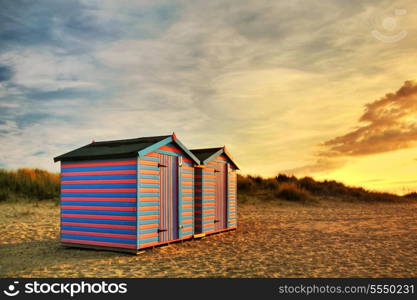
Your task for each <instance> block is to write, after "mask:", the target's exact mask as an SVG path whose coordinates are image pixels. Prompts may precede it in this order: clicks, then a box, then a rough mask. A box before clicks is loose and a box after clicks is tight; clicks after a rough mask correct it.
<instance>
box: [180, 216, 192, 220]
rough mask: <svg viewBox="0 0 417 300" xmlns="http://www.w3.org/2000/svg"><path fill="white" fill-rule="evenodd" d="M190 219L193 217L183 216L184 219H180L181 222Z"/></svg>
mask: <svg viewBox="0 0 417 300" xmlns="http://www.w3.org/2000/svg"><path fill="white" fill-rule="evenodd" d="M192 218H193V216H185V217H182V219H183V220H190V219H192Z"/></svg>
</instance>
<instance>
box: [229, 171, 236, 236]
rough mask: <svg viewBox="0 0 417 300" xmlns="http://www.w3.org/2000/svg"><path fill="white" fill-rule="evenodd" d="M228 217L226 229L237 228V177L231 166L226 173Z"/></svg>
mask: <svg viewBox="0 0 417 300" xmlns="http://www.w3.org/2000/svg"><path fill="white" fill-rule="evenodd" d="M228 182H229V186H228V211H227V213H228V216H227V227H228V228H236V227H237V175H236V169H235V168H234V167H233V165H229V171H228Z"/></svg>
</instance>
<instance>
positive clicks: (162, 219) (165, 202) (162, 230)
mask: <svg viewBox="0 0 417 300" xmlns="http://www.w3.org/2000/svg"><path fill="white" fill-rule="evenodd" d="M158 167H159V174H160V177H159V178H160V179H159V180H160V188H161V190H160V204H159V205H160V207H159V213H160V215H159V229H158V232H159V242H166V241H172V240H176V239H178V158H177V157H176V156H171V155H165V154H160V155H159V164H158Z"/></svg>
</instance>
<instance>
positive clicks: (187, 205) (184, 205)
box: [182, 204, 193, 208]
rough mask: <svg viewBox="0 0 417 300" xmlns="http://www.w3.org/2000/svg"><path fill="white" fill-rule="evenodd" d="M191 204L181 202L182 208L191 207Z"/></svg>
mask: <svg viewBox="0 0 417 300" xmlns="http://www.w3.org/2000/svg"><path fill="white" fill-rule="evenodd" d="M192 207H193V205H192V204H183V205H182V208H192Z"/></svg>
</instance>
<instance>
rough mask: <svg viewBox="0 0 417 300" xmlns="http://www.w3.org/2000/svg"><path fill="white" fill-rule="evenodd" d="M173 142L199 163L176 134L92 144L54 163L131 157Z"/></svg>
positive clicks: (61, 157) (67, 154)
mask: <svg viewBox="0 0 417 300" xmlns="http://www.w3.org/2000/svg"><path fill="white" fill-rule="evenodd" d="M171 141H174V142H176V143H177V144H178V145H179V146H180V147H181V148H183V150H184V151H185V152H186V153H187V154H189V155H190V157H191V158H192V159H193V160H194V161H195V162H196V163H199V161H198V159H197V158H196V157H195V156H194V155H193V154H192V153H191V152H190V151H189V150H188V149H186V148H185V147H184V145H182V144H181V142H180V141H178V140H177V139H176V136H175V134H172V135H162V136H150V137H141V138H135V139H126V140H114V141H102V142H92V143H90V144H88V145H85V146H83V147H80V148H77V149H75V150H73V151H70V152H67V153H65V154H62V155H59V156H57V157H55V158H54V161H55V162H57V161H71V160H82V159H104V158H115V157H131V156H135V155H137V154H138V152H139V151H145V149H147V148H150V147H151V146H153V145H155V144H158V145H159V144H161V145H163V144H166V143H169V142H171Z"/></svg>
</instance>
